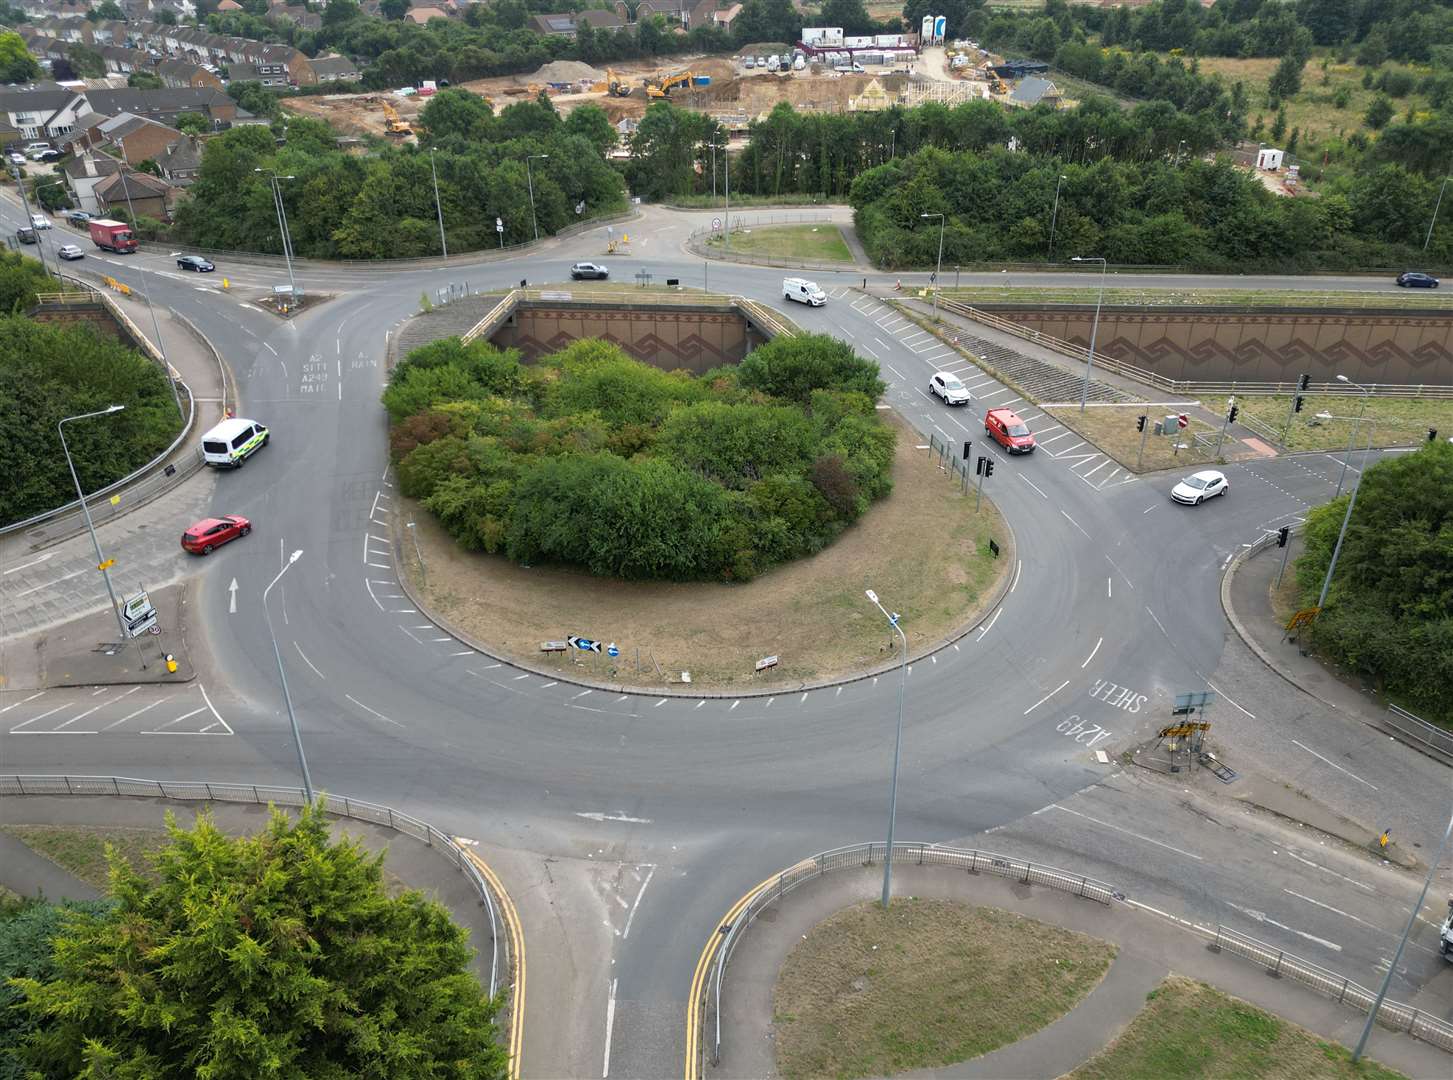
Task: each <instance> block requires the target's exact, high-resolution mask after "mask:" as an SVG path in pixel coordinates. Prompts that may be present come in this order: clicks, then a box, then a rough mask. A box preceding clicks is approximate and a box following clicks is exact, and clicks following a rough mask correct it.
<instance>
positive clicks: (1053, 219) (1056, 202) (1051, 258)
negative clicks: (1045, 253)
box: [1048, 173, 1065, 262]
mask: <svg viewBox="0 0 1453 1080" xmlns="http://www.w3.org/2000/svg"><path fill="white" fill-rule="evenodd" d="M1064 182H1065V178H1064V174H1063V173H1061V174H1060V178H1059V179H1058V180H1057V181H1055V185H1054V213H1052V214H1050V215H1049V259H1048V261H1049V262H1054V227H1055V224H1056V223H1057V222H1058V221H1059V189H1060V185H1061V184H1063V183H1064Z"/></svg>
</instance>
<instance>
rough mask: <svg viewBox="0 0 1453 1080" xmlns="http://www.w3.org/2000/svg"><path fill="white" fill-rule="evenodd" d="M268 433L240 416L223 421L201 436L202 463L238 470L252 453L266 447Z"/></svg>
mask: <svg viewBox="0 0 1453 1080" xmlns="http://www.w3.org/2000/svg"><path fill="white" fill-rule="evenodd" d="M267 437H268V431H267V428H266V427H264V426H263V425H262V424H259V423H258V422H257V421H256V420H244V419H243V418H242V417H240V416H236V417H233V418H231V419H229V420H223V421H222V422H221V423H220V424H218V425H217V426H216V427H214V428H213V429H212V430H211V431H209V432H207V434H205V435H203V436H202V461H203V462H204V463H205V464H207V465H215V466H217V467H218V468H221V469H240V468H242V463H243V461H245V460H246V459H247V458H248V456H249V455H251V454H252V453H253V451H255V450H257V449H258V447H261V446H266V445H267Z"/></svg>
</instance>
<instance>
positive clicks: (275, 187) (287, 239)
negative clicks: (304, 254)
mask: <svg viewBox="0 0 1453 1080" xmlns="http://www.w3.org/2000/svg"><path fill="white" fill-rule="evenodd" d="M252 171H253V172H259V173H260V172H267V170H265V169H253V170H252ZM267 177H268V183H269V184H270V185H271V186H272V205H273V209H275V210H276V211H277V228H278V233H279V234H280V235H281V236H282V241H283V261H284V262H286V263H287V266H288V289H289V290H291V292H292V299H293V301H294V302H296V301H297V299H298V283H297V281H296V280H294V278H293V240H292V237H291V236H290V235H289V234H288V215H287V211H286V210H285V209H284V208H283V192H282V185H281V181H283V180H292V179H295V177H292V176H279V175H278V174H277V173H274V172H267Z"/></svg>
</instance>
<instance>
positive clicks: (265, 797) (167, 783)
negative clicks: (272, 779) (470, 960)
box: [0, 775, 511, 997]
mask: <svg viewBox="0 0 1453 1080" xmlns="http://www.w3.org/2000/svg"><path fill="white" fill-rule="evenodd" d="M0 795H122V796H134V797H138V798H152V799H179V800H187V801H193V802H195V801H201V802H238V803H258V804H273V805H277V806H303V805H305V804H306V803H307V797H306V796H305V795H304V793H303V791H302V789H301V788H287V787H269V786H266V785H260V784H232V783H226V782H216V781H204V780H138V779H134V778H132V777H126V776H62V775H56V776H18V775H11V776H0ZM317 799H318V800H319V801H321V802H322V803H323V808H324V809H325V810H326V811H327V812H328V813H330V814H337V815H338V816H340V817H346V818H352V819H353V820H355V821H367V822H370V823H372V824H374V825H382V826H385V827H386V828H389V829H393V830H394V831H395V832H399V833H403V834H404V835H406V836H412V837H413V838H414V839H415V840H420V841H422V842H423V843H425V844H428V845H429V846H430V847H431V848H433V849H434V850H436V851H438V852H439V853H440V854H441V855H442V856H444V858H445V859H446V860H447V861H448V862H449V863H450V864H451V865H452V866H453V867H454V868H455V869H456V870H458V871H459V872H460V873H461V874H463V875H464V878H465V880H466V881H468V882H469V884H470V885H471V886H472V887H473V889H474V891H475V893H476V894H477V895H478V896H479V901H480V903H481V904H483V905H484V908H485V910H486V911H487V912H488V913H489V928H490V936H491V938H492V939H493V943H492V944H493V952H492V955H491V957H490V963H489V994H490V997H493V996H494V994H495V991H496V990H497V989H498V987H499V973H500V971H501V969H502V968H503V969H504V970H508V969H509V965H510V962H511V958H510V956H509V955H508V948H509V946H508V944H507V943H506V939H505V937H503V936H502V935H501V934H500V932H499V917H498V915H497V913H496V910H495V903H496V901H495V899H494V896H493V895H492V893H491V892H490V888H489V885H488V884H487V883H486V882H485V880H484V875H482V874H481V873H480V872H479V870H478V869H477V868H476V867H475V865H474V864H473V863H472V862H470V860H469V859H468V858H467V857H466V856H465V854H464V850H463V849H462V848H461V847H460V846H459V845H458V844H457V843H455V842H454V838H453V837H451V836H450V835H449V834H448V833H444V832H441V831H440V830H438V829H436V828H435V827H434V826H433V825H430V824H429V823H428V822H426V821H420V820H419V819H418V818H416V817H413V816H411V815H409V814H405V813H403V812H401V811H399V810H394V809H393V808H392V807H388V806H380V805H379V804H377V803H371V802H365V801H363V800H362V799H350V798H348V797H347V796H346V795H334V794H331V793H329V792H321V791H320V792H318V793H317ZM502 954H503V955H502Z"/></svg>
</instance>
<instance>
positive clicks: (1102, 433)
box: [1044, 404, 1260, 473]
mask: <svg viewBox="0 0 1453 1080" xmlns="http://www.w3.org/2000/svg"><path fill="white" fill-rule="evenodd" d="M1044 411H1045V412H1046V413H1047V414H1049V415H1050V416H1053V417H1054V418H1055V419H1056V420H1057V421H1059V422H1060V423H1061V424H1063V425H1064V426H1065V427H1067V428H1069V429H1070V430H1072V431H1076V432H1078V433H1079V434H1080V436H1081V437H1083V438H1084V439H1085V440H1086V441H1087V442H1089V443H1091V444H1092V445H1093V446H1094V447H1095V448H1096V449H1098V450H1101V451H1103V452H1104V453H1106V454H1109V455H1110V456H1111V457H1112V458H1114V459H1115V460H1116V461H1117V462H1119V463H1120V464H1121V465H1122V466H1124V467H1125V468H1126V469H1128V470H1129V471H1131V472H1142V473H1148V472H1159V471H1160V470H1161V469H1174V468H1178V467H1183V468H1185V469H1187V470H1190V469H1192V468H1197V467H1199V466H1202V465H1208V464H1214V463H1215V460H1216V459H1215V458H1214V457H1213V456H1212V454H1211V450H1205V451H1201V450H1197V449H1196V447H1195V444H1194V440H1193V439H1192V438H1191V433H1192V432H1200V433H1202V434H1210V435H1212V436H1214V435H1215V434H1216V432H1217V431H1218V430H1219V429H1218V428H1216V427H1213V426H1212V425H1210V424H1207V423H1205V422H1204V421H1202V420H1198V419H1197V418H1196V417H1194V416H1192V417H1191V422H1190V426H1189V427H1187V428H1186V429H1185V431H1184V432H1182V436H1181V437H1180V438H1176V439H1169V438H1166V437H1165V436H1164V435H1159V436H1158V435H1156V434H1155V422H1156V420H1163V419H1164V418H1165V416H1167V415H1170V414H1172V413H1173V412H1174V411H1175V410H1173V409H1171V408H1167V407H1166V406H1160V407H1158V408H1157V407H1155V406H1150V405H1144V404H1127V405H1105V406H1100V407H1098V408H1094V407H1086V409H1085V411H1084V412H1080V409H1079V406H1078V405H1065V406H1060V407H1057V408H1053V409H1045V410H1044ZM1142 412H1143V413H1145V414H1146V421H1145V424H1146V428H1147V434H1146V436H1145V460H1144V463H1143V464H1142V465H1141V467H1140V468H1138V469H1137V468H1136V459H1137V455H1138V454H1139V451H1140V442H1141V433H1140V432H1138V431H1136V430H1135V418H1136V417H1137V416H1139V415H1140V414H1141V413H1142ZM1177 444H1181V445H1182V446H1183V447H1184V448H1183V449H1179V450H1178V449H1176V446H1177ZM1073 445H1074V443H1073V441H1072V440H1069V439H1064V440H1061V442H1059V443H1056V444H1054V445H1053V446H1052V447H1050V449H1052V450H1054V451H1055V452H1056V453H1061V452H1063V451H1064V450H1065V449H1067V448H1068V447H1070V446H1073ZM1211 449H1214V444H1213V445H1212V447H1211ZM1258 456H1260V455H1258V454H1257V453H1256V451H1254V450H1252V449H1251V448H1250V447H1248V446H1246V445H1245V444H1244V443H1242V442H1240V441H1238V440H1237V439H1235V438H1234V437H1233V436H1232V435H1230V434H1229V433H1228V434H1227V436H1226V439H1225V441H1224V442H1223V443H1222V444H1221V460H1223V461H1246V460H1249V459H1251V458H1255V457H1258Z"/></svg>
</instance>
